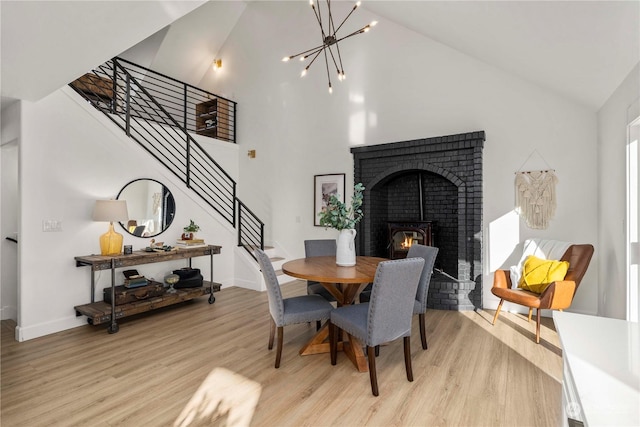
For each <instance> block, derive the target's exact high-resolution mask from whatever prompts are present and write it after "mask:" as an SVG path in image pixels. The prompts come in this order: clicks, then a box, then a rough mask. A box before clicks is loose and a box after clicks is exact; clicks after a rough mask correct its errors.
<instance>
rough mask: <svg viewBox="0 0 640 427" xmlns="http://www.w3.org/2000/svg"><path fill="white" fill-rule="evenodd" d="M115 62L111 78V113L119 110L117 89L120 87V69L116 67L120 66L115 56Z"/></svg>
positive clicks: (113, 60)
mask: <svg viewBox="0 0 640 427" xmlns="http://www.w3.org/2000/svg"><path fill="white" fill-rule="evenodd" d="M112 62H113V78H112V79H111V113H112V114H115V113H116V112H117V109H118V108H117V106H118V104H117V102H118V95H117V89H118V82H117V78H118V70H117V69H116V67H117V66H118V63H117V59H116V58H113V59H112Z"/></svg>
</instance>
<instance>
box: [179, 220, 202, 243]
mask: <svg viewBox="0 0 640 427" xmlns="http://www.w3.org/2000/svg"><path fill="white" fill-rule="evenodd" d="M183 230H184V233H182V240H192V239H193V237H194V233H197V232H198V231H200V226H199V225H198V224H196V223H195V222H193V220H192V219H190V220H189V225H187V226H186V227H184V228H183Z"/></svg>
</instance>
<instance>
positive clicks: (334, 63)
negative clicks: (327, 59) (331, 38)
mask: <svg viewBox="0 0 640 427" xmlns="http://www.w3.org/2000/svg"><path fill="white" fill-rule="evenodd" d="M334 46H335V47H336V51H337V53H338V59H339V60H340V67H338V63H337V62H336V58H335V56H334V55H333V51H332V50H331V48H329V54H330V55H331V59H332V60H333V65H335V66H336V72H337V73H338V74H340V70H341V69H342V58H340V47H339V46H338V44H337V43H335V44H334Z"/></svg>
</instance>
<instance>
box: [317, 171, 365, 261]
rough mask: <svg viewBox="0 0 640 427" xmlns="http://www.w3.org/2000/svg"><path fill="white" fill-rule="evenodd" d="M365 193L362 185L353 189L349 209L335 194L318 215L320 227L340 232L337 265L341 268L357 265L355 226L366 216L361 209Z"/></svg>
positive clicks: (359, 184)
mask: <svg viewBox="0 0 640 427" xmlns="http://www.w3.org/2000/svg"><path fill="white" fill-rule="evenodd" d="M363 191H364V185H362V183H358V184H356V185H355V186H354V187H353V198H352V199H351V206H350V207H349V208H347V206H346V205H345V203H343V202H342V201H340V199H339V198H338V197H337V196H336V195H335V194H333V195H331V197H330V198H329V202H328V203H327V207H326V209H324V210H323V211H322V212H320V213H319V214H318V215H319V216H320V225H322V226H324V227H327V228H328V227H331V228H335V229H336V230H338V231H340V234H339V235H338V239H337V247H336V264H338V265H339V266H341V267H351V266H353V265H355V264H356V248H355V242H354V240H355V237H356V230H355V226H356V224H358V222H360V220H361V219H362V217H363V216H364V213H363V212H362V209H361V207H362V199H363V195H362V192H363Z"/></svg>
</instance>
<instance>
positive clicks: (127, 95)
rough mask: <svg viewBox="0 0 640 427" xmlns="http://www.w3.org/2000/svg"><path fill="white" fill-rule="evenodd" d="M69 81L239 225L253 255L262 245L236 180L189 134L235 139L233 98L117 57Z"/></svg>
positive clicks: (259, 229) (242, 242)
mask: <svg viewBox="0 0 640 427" xmlns="http://www.w3.org/2000/svg"><path fill="white" fill-rule="evenodd" d="M70 86H71V87H72V88H73V89H74V90H75V91H76V92H78V93H79V94H80V95H82V96H83V97H84V98H85V99H87V101H89V102H90V103H91V104H92V105H93V106H94V107H96V108H97V109H99V110H100V111H102V112H103V113H105V114H106V115H107V117H109V119H111V120H112V121H113V122H114V123H115V124H116V125H117V126H119V127H120V128H122V129H123V130H124V131H125V133H126V134H127V135H128V136H129V137H130V138H131V139H133V140H135V141H136V142H137V143H138V144H139V145H140V146H142V147H143V148H144V149H145V150H146V151H147V152H148V153H149V154H151V155H152V156H153V157H155V158H156V159H157V160H158V161H159V162H160V163H162V164H163V165H164V166H166V167H167V168H168V169H169V170H170V171H171V172H172V173H173V174H174V175H176V176H177V177H178V178H179V179H180V180H182V181H183V182H184V183H185V184H186V186H187V187H188V188H190V189H191V190H193V191H194V192H195V193H196V194H197V195H198V196H200V197H201V198H202V199H203V200H204V201H205V202H206V203H207V204H208V205H209V206H211V208H212V209H214V210H215V211H216V212H217V213H218V214H220V215H221V216H222V217H223V218H224V219H225V220H226V221H227V222H229V223H230V224H231V225H232V226H234V227H236V224H238V227H237V229H238V242H239V245H241V246H244V247H245V249H246V250H247V251H248V252H249V253H250V254H251V255H252V256H253V248H254V247H255V245H256V244H258V245H260V247H261V248H263V247H264V242H263V240H264V237H263V236H264V225H263V223H262V222H261V221H260V220H259V218H258V217H257V216H255V215H254V214H253V213H252V212H251V211H250V210H249V209H247V208H246V206H245V205H244V204H243V203H242V202H241V201H240V200H239V199H238V198H237V197H236V182H235V181H234V180H233V179H232V178H231V176H229V174H228V173H227V172H226V171H225V170H224V169H223V168H222V167H221V166H220V165H219V164H218V163H217V162H216V161H215V160H214V159H213V158H212V157H211V156H210V155H209V154H208V153H207V151H206V150H204V149H203V148H202V146H201V145H200V144H199V143H198V142H197V141H196V140H195V139H194V138H193V137H192V136H191V135H190V133H189V132H190V131H191V132H195V133H199V134H203V135H207V136H212V137H216V138H218V139H226V140H229V141H233V142H235V109H236V104H235V103H234V102H232V101H229V100H226V99H224V98H221V97H218V96H217V95H215V94H212V93H210V92H207V91H204V90H202V89H199V88H195V87H193V86H190V85H188V84H186V83H180V82H178V81H177V80H175V79H172V78H170V77H167V76H164V75H162V74H159V73H156V72H153V71H151V70H149V69H146V68H144V67H140V66H137V65H135V64H133V63H131V62H129V61H124V60H122V59H119V58H114V59H113V60H111V61H108V62H106V63H104V64H102V65H100V66H99V67H97V68H96V69H95V70H93V71H92V72H91V73H87V74H86V75H85V76H83V77H82V78H80V79H78V80H76V81H74V82H72V83H71V84H70ZM179 106H181V107H180V108H179ZM207 120H210V121H209V122H207ZM236 217H238V220H237V221H236ZM241 224H242V226H241Z"/></svg>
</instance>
